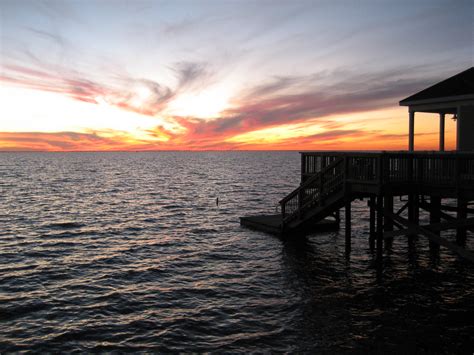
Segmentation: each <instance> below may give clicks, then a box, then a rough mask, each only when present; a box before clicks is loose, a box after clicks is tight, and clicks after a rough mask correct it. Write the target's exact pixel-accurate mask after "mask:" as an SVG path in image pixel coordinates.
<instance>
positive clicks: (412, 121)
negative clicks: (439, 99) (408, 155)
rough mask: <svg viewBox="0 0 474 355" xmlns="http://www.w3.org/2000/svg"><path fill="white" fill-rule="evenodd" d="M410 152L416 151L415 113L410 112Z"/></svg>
mask: <svg viewBox="0 0 474 355" xmlns="http://www.w3.org/2000/svg"><path fill="white" fill-rule="evenodd" d="M408 150H409V151H410V152H413V151H414V150H415V111H410V121H409V125H408Z"/></svg>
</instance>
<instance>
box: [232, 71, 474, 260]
mask: <svg viewBox="0 0 474 355" xmlns="http://www.w3.org/2000/svg"><path fill="white" fill-rule="evenodd" d="M400 105H401V106H406V107H408V113H409V125H408V127H409V129H408V131H409V133H408V150H407V151H377V152H357V151H314V152H302V153H301V183H300V185H299V186H298V187H297V188H296V189H295V190H294V191H292V192H291V193H290V194H288V195H287V196H286V197H285V198H283V199H282V200H281V201H280V202H279V204H280V207H281V213H279V214H277V215H271V216H268V215H267V216H250V217H241V219H240V221H241V224H242V225H244V226H247V227H251V228H255V229H258V230H262V231H265V232H270V233H274V234H279V235H282V236H284V237H286V238H292V237H296V236H297V235H301V234H305V233H308V232H314V231H318V230H321V229H322V228H331V227H335V226H336V227H337V226H338V225H339V210H340V209H342V208H343V209H344V213H345V219H344V220H345V222H344V223H345V242H346V251H350V249H351V203H352V202H353V201H354V200H355V199H367V200H368V207H369V215H370V219H369V220H370V222H369V226H368V229H369V231H370V232H369V240H368V242H369V245H370V246H371V248H374V249H375V248H376V249H377V252H378V254H379V255H380V256H381V255H382V254H383V245H384V241H388V240H391V239H392V238H394V237H396V236H403V235H404V236H409V237H410V236H413V235H419V236H423V237H426V238H427V239H428V240H429V243H430V248H433V249H436V248H438V247H439V246H442V247H446V248H448V249H450V250H451V251H453V252H455V253H457V254H458V255H460V256H461V257H464V258H466V259H469V260H471V261H474V252H472V251H469V250H467V249H466V248H465V245H466V237H467V235H468V231H474V218H473V217H469V215H472V214H474V208H472V207H471V204H472V203H474V67H472V68H470V69H468V70H465V71H463V72H461V73H459V74H457V75H455V76H453V77H450V78H448V79H446V80H444V81H441V82H439V83H437V84H435V85H433V86H431V87H429V88H427V89H424V90H422V91H420V92H418V93H416V94H414V95H412V96H409V97H407V98H406V99H403V100H402V101H400ZM418 112H424V113H432V114H435V115H437V119H438V120H439V150H438V151H415V147H416V141H415V116H416V113H418ZM447 116H448V117H452V118H453V119H455V120H456V150H454V151H449V152H448V151H445V119H446V117H447ZM394 198H400V199H402V198H403V200H404V201H406V202H405V203H404V204H403V206H402V207H401V208H399V209H397V210H395V209H394ZM446 201H450V203H449V204H446V203H445V202H446ZM453 201H455V203H454V204H453V203H452V202H453ZM420 210H424V211H427V212H428V213H429V224H420V219H419V211H420ZM448 212H449V213H448ZM453 212H454V215H453ZM331 216H332V217H334V218H333V219H328V217H331ZM449 229H455V230H456V240H455V241H454V240H449V239H447V238H444V237H442V236H441V235H440V231H444V230H449Z"/></svg>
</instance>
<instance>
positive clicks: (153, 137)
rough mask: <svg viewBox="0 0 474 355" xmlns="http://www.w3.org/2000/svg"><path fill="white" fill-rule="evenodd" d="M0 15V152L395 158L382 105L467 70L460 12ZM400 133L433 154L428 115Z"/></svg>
mask: <svg viewBox="0 0 474 355" xmlns="http://www.w3.org/2000/svg"><path fill="white" fill-rule="evenodd" d="M0 16H1V17H0V21H1V22H0V67H1V70H0V150H52V151H62V150H66V151H70V150H79V151H82V150H94V151H95V150H170V149H172V150H176V149H180V150H181V149H183V150H208V149H210V150H214V149H219V150H220V149H296V150H309V149H318V150H319V149H387V150H389V149H406V148H407V137H406V135H407V130H408V122H407V120H408V114H407V108H406V107H399V106H398V101H400V100H401V99H403V98H405V97H407V96H409V95H411V94H413V93H415V92H417V91H419V90H421V89H423V88H425V87H427V86H429V85H432V84H434V83H436V82H437V81H439V80H442V79H444V78H447V77H449V76H451V75H454V74H456V73H458V72H460V71H462V70H465V69H467V68H468V67H471V66H473V62H474V59H473V58H474V57H473V51H474V49H473V47H474V45H473V42H474V40H473V37H474V25H473V23H474V2H473V1H472V0H466V1H462V0H460V1H457V0H447V1H438V0H425V1H417V0H410V1H391V0H387V1H383V0H372V1H369V0H360V1H357V0H353V1H352V0H344V1H337V0H329V1H318V0H312V1H290V0H288V1H278V0H261V1H244V0H239V1H237V0H235V1H230V0H221V1H217V0H216V1H201V0H192V1H140V0H135V1H132V0H130V1H114V0H102V1H98V0H95V1H94V0H71V1H66V0H59V1H40V0H34V1H23V0H1V1H0ZM446 129H447V135H446V137H447V148H448V149H452V148H453V146H454V124H453V121H452V120H451V119H449V120H447V123H446ZM416 133H417V136H416V140H415V144H416V149H431V148H436V146H437V134H438V119H437V116H436V115H428V114H426V115H422V114H420V115H418V116H417V120H416Z"/></svg>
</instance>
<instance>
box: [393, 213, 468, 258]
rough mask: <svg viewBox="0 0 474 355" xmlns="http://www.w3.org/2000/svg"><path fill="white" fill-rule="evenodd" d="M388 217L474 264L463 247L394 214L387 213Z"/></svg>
mask: <svg viewBox="0 0 474 355" xmlns="http://www.w3.org/2000/svg"><path fill="white" fill-rule="evenodd" d="M388 217H389V218H392V219H393V220H395V221H397V222H399V223H401V224H403V225H405V226H406V227H408V228H409V229H415V230H417V232H418V233H419V234H421V235H424V236H425V237H427V238H428V239H429V240H430V241H432V242H434V243H436V244H439V245H441V246H443V247H445V248H447V249H449V250H451V251H452V252H454V253H456V254H458V255H459V256H462V257H463V258H465V259H467V260H469V261H471V262H474V254H473V253H472V252H471V251H469V250H467V249H464V248H463V247H460V246H459V245H457V244H455V243H452V242H450V241H448V240H446V239H444V238H441V237H440V236H438V235H436V234H435V233H433V232H432V231H430V230H428V229H427V228H425V227H421V226H418V225H417V224H415V223H412V222H409V221H408V220H407V219H405V218H403V217H401V216H397V215H396V214H394V213H388Z"/></svg>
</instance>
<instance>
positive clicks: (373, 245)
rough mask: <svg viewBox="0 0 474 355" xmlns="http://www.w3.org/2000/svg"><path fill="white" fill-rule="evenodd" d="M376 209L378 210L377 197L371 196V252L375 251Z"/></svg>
mask: <svg viewBox="0 0 474 355" xmlns="http://www.w3.org/2000/svg"><path fill="white" fill-rule="evenodd" d="M375 208H376V200H375V196H370V200H369V214H370V215H369V224H370V225H369V247H370V250H374V248H375V238H376V234H375Z"/></svg>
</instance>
